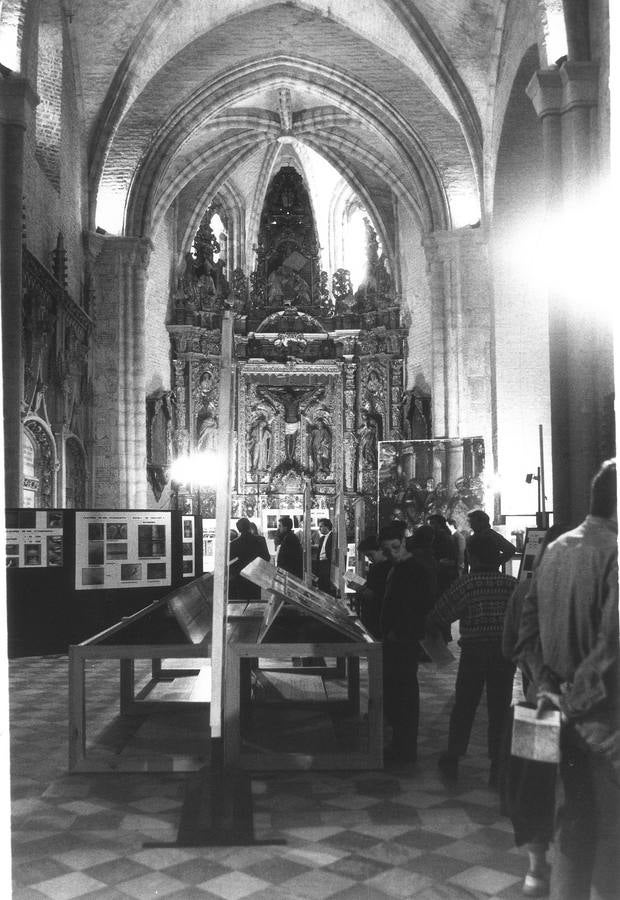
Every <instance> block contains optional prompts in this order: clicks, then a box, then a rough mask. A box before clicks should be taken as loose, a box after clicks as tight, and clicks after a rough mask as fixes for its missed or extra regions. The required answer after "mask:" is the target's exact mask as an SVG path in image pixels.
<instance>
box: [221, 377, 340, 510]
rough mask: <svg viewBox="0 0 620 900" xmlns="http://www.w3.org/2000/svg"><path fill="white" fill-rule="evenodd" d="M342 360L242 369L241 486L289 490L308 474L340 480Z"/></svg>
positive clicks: (325, 488)
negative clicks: (317, 363) (338, 361)
mask: <svg viewBox="0 0 620 900" xmlns="http://www.w3.org/2000/svg"><path fill="white" fill-rule="evenodd" d="M342 394H343V392H342V367H341V366H340V365H339V364H338V363H321V364H320V365H313V364H296V363H289V364H276V363H264V362H263V363H260V362H256V363H254V362H250V363H247V364H242V365H241V367H240V371H239V390H238V435H239V454H238V489H239V492H240V493H252V492H254V491H255V490H256V487H257V486H258V488H259V489H260V492H261V493H262V492H265V491H269V492H280V491H282V492H284V493H290V492H291V491H294V490H298V489H299V490H300V489H301V488H302V486H303V483H304V480H305V479H306V478H310V479H311V480H312V483H313V488H314V490H315V492H316V491H319V492H323V493H334V492H335V490H336V489H337V486H339V485H341V484H342V473H343V454H342V447H343V440H342V438H343V396H342Z"/></svg>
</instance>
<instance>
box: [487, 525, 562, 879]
mask: <svg viewBox="0 0 620 900" xmlns="http://www.w3.org/2000/svg"><path fill="white" fill-rule="evenodd" d="M567 530H568V529H567V527H566V526H565V525H560V524H555V525H553V526H552V527H551V528H549V529H548V530H547V532H546V533H545V537H544V539H543V542H542V544H541V547H540V550H539V553H538V556H537V557H536V560H535V561H534V565H533V569H534V571H535V570H536V569H537V568H538V565H539V564H540V560H541V559H542V555H543V553H544V552H545V550H546V548H547V547H548V546H549V544H550V543H551V542H552V541H554V540H555V539H556V538H558V537H559V536H560V535H561V534H564V532H565V531H567ZM531 586H532V583H531V581H529V580H522V581H519V583H518V585H517V587H516V588H515V590H514V591H513V593H512V596H511V598H510V600H509V601H508V607H507V609H506V616H505V618H504V634H503V636H502V653H503V654H504V656H505V657H506V659H510V660H512V661H513V662H515V663H516V662H517V659H516V656H515V650H516V647H517V646H518V643H519V623H520V621H521V612H522V609H523V601H524V599H525V597H526V596H527V594H528V593H529V591H530V588H531ZM519 695H520V696H521V698H523V697H525V699H526V700H527V701H528V702H529V703H530V704H533V705H535V704H536V696H535V692H533V685H532V684H531V682H530V681H529V679H528V678H527V676H526V675H525V673H524V672H523V671H522V670H521V668H520V667H519V668H518V670H517V672H516V673H515V682H514V687H513V700H512V708H513V710H514V706H515V704H516V702H517V700H516V699H515V696H516V697H517V698H518V697H519ZM519 702H520V701H519ZM513 720H514V717H513V716H512V715H511V716H509V718H508V720H507V722H506V729H505V733H504V744H503V747H502V751H503V752H502V761H501V764H500V773H499V780H500V797H501V800H500V808H501V810H502V812H503V813H504V814H505V815H507V816H508V818H509V819H510V821H511V822H512V829H513V832H514V837H515V844H516V846H517V847H522V846H525V848H526V850H527V855H528V862H529V865H528V870H527V872H526V874H525V878H524V880H523V886H522V888H521V890H522V893H523V894H524V895H525V896H526V897H545V896H547V894H548V893H549V865H548V863H547V850H548V848H549V844H550V843H551V840H552V838H553V816H554V808H555V786H556V769H557V766H556V765H555V763H548V762H539V761H538V760H532V759H521V758H520V757H518V756H512V755H511V752H510V750H511V738H512V726H513Z"/></svg>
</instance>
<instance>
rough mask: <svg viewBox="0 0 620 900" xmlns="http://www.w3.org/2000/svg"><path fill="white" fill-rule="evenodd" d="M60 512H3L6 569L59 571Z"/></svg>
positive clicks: (60, 542)
mask: <svg viewBox="0 0 620 900" xmlns="http://www.w3.org/2000/svg"><path fill="white" fill-rule="evenodd" d="M63 541H64V535H63V512H62V510H61V509H9V510H6V567H7V569H9V568H26V567H34V568H48V567H49V568H52V567H53V568H61V567H62V565H63V560H64V546H63Z"/></svg>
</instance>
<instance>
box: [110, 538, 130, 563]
mask: <svg viewBox="0 0 620 900" xmlns="http://www.w3.org/2000/svg"><path fill="white" fill-rule="evenodd" d="M105 556H106V561H109V560H114V559H127V544H126V543H125V542H124V541H118V542H117V543H114V544H111V543H110V542H109V541H108V542H106V545H105Z"/></svg>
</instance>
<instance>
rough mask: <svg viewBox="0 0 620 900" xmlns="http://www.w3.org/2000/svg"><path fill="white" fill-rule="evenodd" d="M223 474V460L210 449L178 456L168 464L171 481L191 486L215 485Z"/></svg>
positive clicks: (224, 472) (221, 478) (224, 468)
mask: <svg viewBox="0 0 620 900" xmlns="http://www.w3.org/2000/svg"><path fill="white" fill-rule="evenodd" d="M225 474H226V464H225V461H224V460H223V459H222V458H221V456H220V455H219V454H218V453H215V452H211V451H205V452H204V453H190V454H187V455H185V456H178V457H177V458H176V459H175V460H174V462H173V463H172V465H171V466H170V478H171V480H172V481H176V482H178V483H179V484H188V485H191V486H192V487H216V485H217V484H218V483H219V482H220V481H222V480H223V479H224V476H225Z"/></svg>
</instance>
